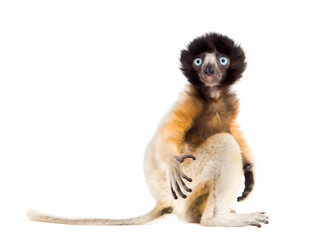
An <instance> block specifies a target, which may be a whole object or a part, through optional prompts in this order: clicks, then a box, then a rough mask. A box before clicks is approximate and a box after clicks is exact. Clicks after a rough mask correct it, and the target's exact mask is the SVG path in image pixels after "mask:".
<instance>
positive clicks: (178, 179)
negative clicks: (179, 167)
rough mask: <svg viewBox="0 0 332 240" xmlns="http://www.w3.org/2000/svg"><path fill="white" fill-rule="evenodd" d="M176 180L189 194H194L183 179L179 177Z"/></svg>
mask: <svg viewBox="0 0 332 240" xmlns="http://www.w3.org/2000/svg"><path fill="white" fill-rule="evenodd" d="M176 180H177V181H178V182H179V183H180V185H181V186H182V187H183V188H184V189H185V190H186V191H187V192H192V190H191V189H190V188H188V187H187V185H186V184H185V183H184V182H183V180H182V178H181V177H180V176H179V175H177V176H176Z"/></svg>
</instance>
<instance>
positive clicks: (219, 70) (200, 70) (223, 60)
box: [193, 51, 230, 87]
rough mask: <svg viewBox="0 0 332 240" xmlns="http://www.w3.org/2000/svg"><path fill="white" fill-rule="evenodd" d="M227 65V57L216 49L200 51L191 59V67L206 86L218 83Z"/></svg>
mask: <svg viewBox="0 0 332 240" xmlns="http://www.w3.org/2000/svg"><path fill="white" fill-rule="evenodd" d="M229 65H230V60H229V58H228V57H227V56H226V55H225V54H221V53H219V52H217V51H215V52H212V53H202V54H200V55H198V56H196V57H195V58H194V60H193V67H194V69H195V71H196V72H197V75H198V76H199V79H200V81H201V82H202V83H203V84H204V85H205V86H208V87H214V86H218V85H220V83H221V81H222V79H223V76H225V75H226V72H227V69H228V67H229Z"/></svg>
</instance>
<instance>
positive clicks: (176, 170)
mask: <svg viewBox="0 0 332 240" xmlns="http://www.w3.org/2000/svg"><path fill="white" fill-rule="evenodd" d="M186 158H192V159H193V160H196V158H195V157H194V156H193V155H191V154H181V155H178V156H175V157H172V158H171V159H170V160H169V161H168V169H167V171H168V172H167V173H168V178H169V180H170V187H171V192H172V195H173V197H174V199H178V196H177V194H178V195H179V196H180V197H182V198H186V197H187V195H185V194H183V193H182V191H181V188H180V186H181V187H182V188H183V189H184V190H186V191H187V192H191V191H192V190H191V189H190V188H188V187H187V185H186V184H185V183H184V182H183V180H182V178H184V179H186V180H187V181H188V182H192V179H191V178H189V177H188V176H187V175H185V174H184V173H183V172H182V171H181V169H180V163H182V162H183V161H184V159H186Z"/></svg>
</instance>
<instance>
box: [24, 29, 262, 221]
mask: <svg viewBox="0 0 332 240" xmlns="http://www.w3.org/2000/svg"><path fill="white" fill-rule="evenodd" d="M180 61H181V70H182V72H183V74H184V75H185V76H186V78H187V80H188V82H189V85H187V86H186V88H185V90H184V91H183V93H182V95H181V97H180V100H179V101H178V102H177V103H176V104H175V106H174V107H173V109H172V111H170V112H169V113H168V114H167V115H166V117H165V118H164V120H163V121H162V123H161V125H160V126H159V128H158V130H157V132H156V134H155V135H154V137H153V138H152V140H151V142H150V143H149V144H148V146H147V149H146V152H145V161H144V171H145V177H146V180H147V184H148V187H149V189H150V191H151V193H152V195H153V197H154V198H155V200H156V206H155V207H154V208H153V210H151V211H150V212H149V213H147V214H145V215H143V216H140V217H135V218H129V219H119V220H116V219H89V218H88V219H81V218H64V217H57V216H52V215H48V214H44V213H40V212H37V211H33V210H31V211H29V212H28V217H29V218H30V219H31V220H34V221H41V222H52V223H62V224H76V225H132V224H144V223H147V222H150V221H152V220H154V219H156V218H158V217H160V216H162V215H164V214H167V213H174V214H176V215H177V216H178V217H179V218H180V219H183V220H186V221H188V222H191V223H200V224H202V225H205V226H225V227H242V226H248V225H252V226H257V227H261V224H262V223H265V224H267V223H268V217H267V216H266V214H265V212H256V213H250V214H237V213H236V212H235V211H233V210H232V208H231V204H232V202H233V201H234V199H235V198H236V194H237V192H238V190H239V188H240V187H241V184H242V176H243V175H244V179H245V181H244V182H245V188H244V191H243V193H242V196H240V197H238V198H237V201H242V200H244V199H245V198H246V197H247V196H248V195H249V194H250V193H251V191H252V189H253V185H254V162H253V158H252V156H251V153H250V150H249V148H248V146H247V144H246V141H245V139H244V138H243V136H242V133H241V131H240V130H239V127H238V125H237V124H236V117H237V115H238V111H239V110H238V109H239V101H238V99H237V97H236V95H235V93H234V92H232V91H231V86H232V85H233V84H234V83H235V82H237V81H238V80H239V79H240V78H241V76H242V73H243V71H244V70H245V68H246V62H245V54H244V51H243V50H242V48H241V47H240V46H239V45H238V44H236V43H235V42H234V41H233V40H232V39H230V38H228V37H227V36H225V35H221V34H217V33H207V34H205V35H203V36H201V37H198V38H196V39H194V40H193V41H192V42H190V44H189V45H188V46H187V48H186V49H184V50H182V52H181V58H180Z"/></svg>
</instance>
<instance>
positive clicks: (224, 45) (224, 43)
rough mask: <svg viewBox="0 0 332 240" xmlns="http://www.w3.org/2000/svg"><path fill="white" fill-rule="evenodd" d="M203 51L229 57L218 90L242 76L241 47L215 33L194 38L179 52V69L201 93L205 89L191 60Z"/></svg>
mask: <svg viewBox="0 0 332 240" xmlns="http://www.w3.org/2000/svg"><path fill="white" fill-rule="evenodd" d="M204 53H217V54H222V55H226V56H227V57H228V59H229V62H230V63H229V66H227V69H226V70H225V73H224V74H223V76H222V78H221V79H220V81H219V83H218V85H217V86H216V88H217V89H218V90H221V89H225V88H228V87H229V86H231V85H232V84H233V83H235V82H236V81H237V80H239V79H240V78H241V76H242V73H243V71H244V70H245V68H246V62H245V54H244V52H243V50H242V48H241V47H240V46H239V45H237V44H235V43H234V41H233V40H232V39H230V38H228V37H226V36H224V35H221V34H217V33H208V34H205V35H203V36H201V37H198V38H196V39H194V40H193V41H192V42H190V44H189V45H188V47H187V49H184V50H182V52H181V59H180V61H181V70H182V72H183V74H184V75H185V76H186V77H187V79H188V81H189V82H190V83H191V84H192V85H193V86H194V87H195V88H196V89H197V90H198V91H199V92H200V93H201V94H203V95H206V94H204V92H205V91H208V90H207V88H208V87H207V86H206V85H205V84H204V82H203V81H202V79H201V78H200V76H199V72H198V71H197V69H195V67H194V65H193V61H194V60H195V59H196V58H197V57H198V56H200V55H202V54H204Z"/></svg>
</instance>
